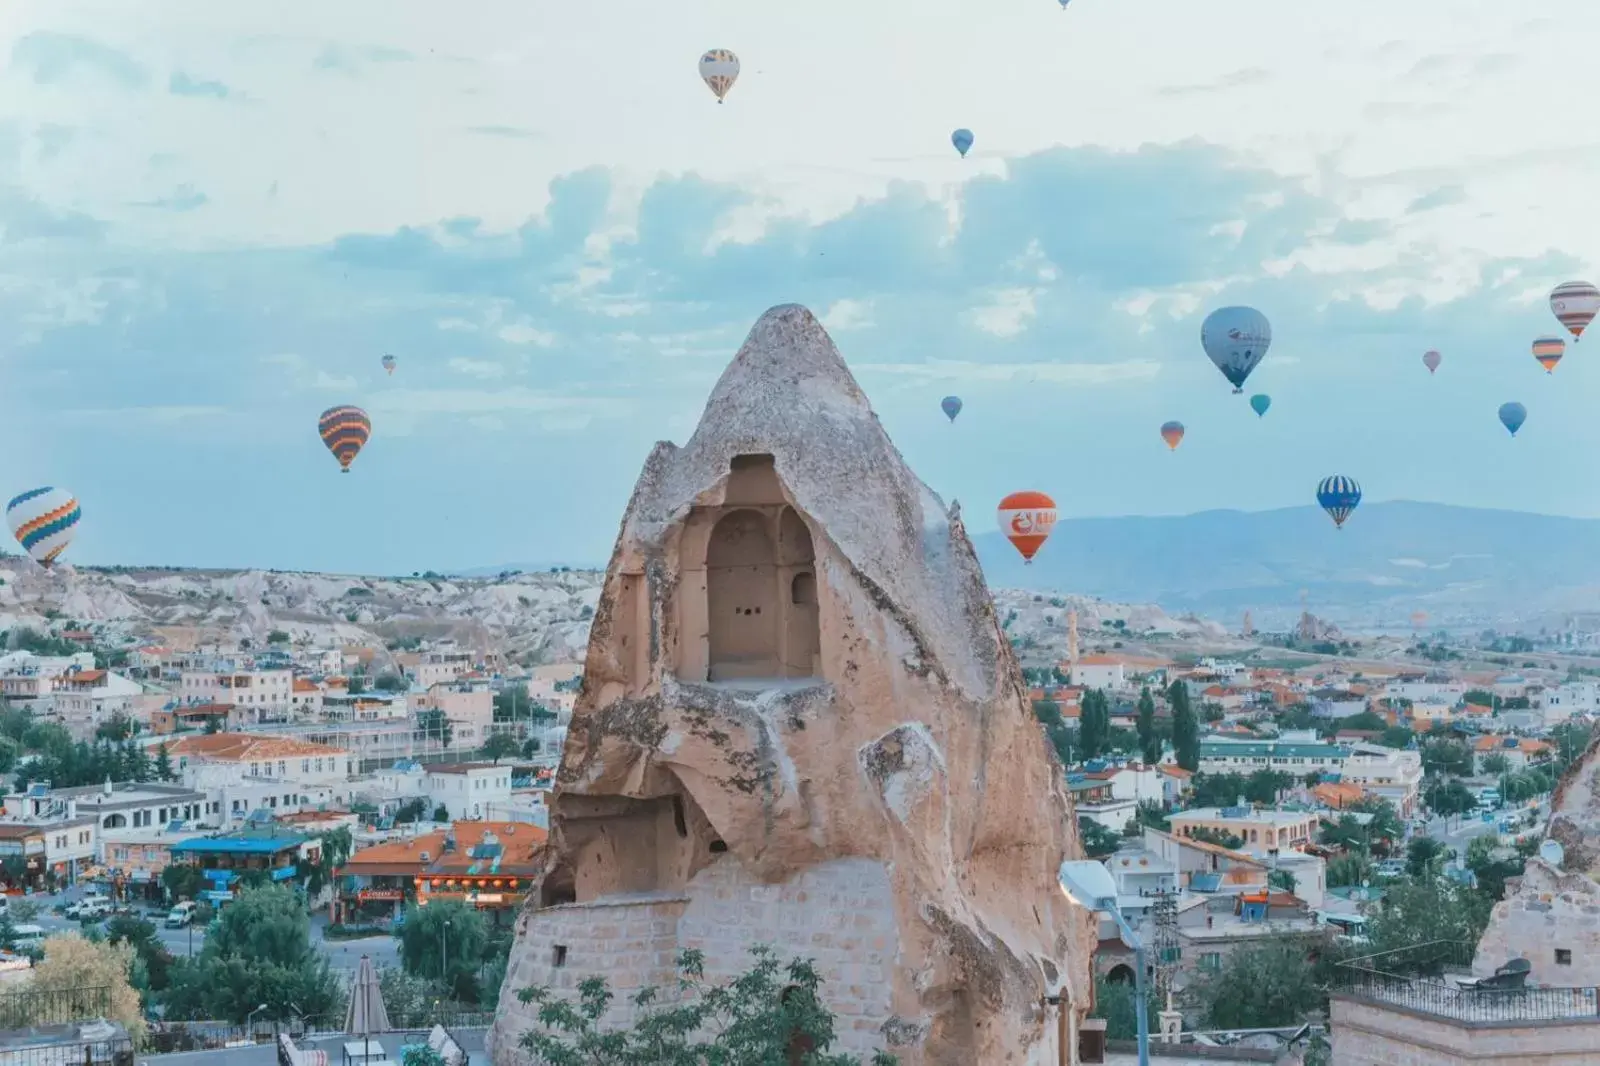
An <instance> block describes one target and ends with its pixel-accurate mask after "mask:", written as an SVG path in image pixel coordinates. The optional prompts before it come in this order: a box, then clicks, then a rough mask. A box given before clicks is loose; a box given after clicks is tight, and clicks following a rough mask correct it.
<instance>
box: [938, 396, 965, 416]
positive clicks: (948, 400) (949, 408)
mask: <svg viewBox="0 0 1600 1066" xmlns="http://www.w3.org/2000/svg"><path fill="white" fill-rule="evenodd" d="M939 409H940V410H942V411H943V412H944V416H945V417H946V418H948V419H949V420H950V421H952V422H954V421H955V420H956V415H958V414H960V413H961V397H959V396H946V397H945V398H944V399H942V400H940V401H939Z"/></svg>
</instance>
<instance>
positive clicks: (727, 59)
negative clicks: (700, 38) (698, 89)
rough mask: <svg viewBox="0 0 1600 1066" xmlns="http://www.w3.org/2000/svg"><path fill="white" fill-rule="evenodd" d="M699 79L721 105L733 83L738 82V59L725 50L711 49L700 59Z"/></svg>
mask: <svg viewBox="0 0 1600 1066" xmlns="http://www.w3.org/2000/svg"><path fill="white" fill-rule="evenodd" d="M700 77H701V79H702V80H703V81H704V82H705V83H706V85H707V86H709V87H710V89H711V92H712V93H713V94H714V95H715V96H716V98H717V103H719V104H720V103H722V99H723V97H725V96H727V95H728V90H729V89H731V88H733V83H734V82H736V81H738V80H739V57H738V56H736V55H734V54H733V53H732V52H730V51H728V50H727V49H726V48H713V49H711V50H710V51H709V52H707V53H706V54H705V55H703V56H701V57H700Z"/></svg>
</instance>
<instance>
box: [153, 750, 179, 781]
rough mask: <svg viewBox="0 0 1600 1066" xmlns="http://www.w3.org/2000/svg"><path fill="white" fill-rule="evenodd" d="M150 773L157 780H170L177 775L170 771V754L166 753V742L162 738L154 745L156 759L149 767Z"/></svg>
mask: <svg viewBox="0 0 1600 1066" xmlns="http://www.w3.org/2000/svg"><path fill="white" fill-rule="evenodd" d="M150 773H151V776H153V777H154V778H155V779H156V780H157V781H171V780H172V779H173V778H174V777H176V776H177V775H176V774H174V773H173V772H172V756H171V754H169V753H168V751H167V742H166V741H164V740H163V741H162V742H161V743H160V744H159V745H157V746H156V759H155V763H154V764H153V765H152V766H151V768H150Z"/></svg>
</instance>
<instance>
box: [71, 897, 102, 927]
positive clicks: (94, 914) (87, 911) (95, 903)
mask: <svg viewBox="0 0 1600 1066" xmlns="http://www.w3.org/2000/svg"><path fill="white" fill-rule="evenodd" d="M110 913H111V901H110V900H108V899H106V898H105V897H104V896H90V897H88V898H87V899H85V900H82V901H81V902H79V903H78V905H77V906H75V907H68V908H67V917H68V918H76V919H77V920H78V921H80V922H86V921H98V920H99V919H101V918H104V917H105V916H106V915H108V914H110Z"/></svg>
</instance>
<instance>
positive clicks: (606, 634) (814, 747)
mask: <svg viewBox="0 0 1600 1066" xmlns="http://www.w3.org/2000/svg"><path fill="white" fill-rule="evenodd" d="M551 829H552V837H551V839H552V850H551V860H550V868H549V870H548V872H547V874H546V876H545V878H544V882H543V886H542V888H541V891H540V893H539V898H538V901H537V902H538V906H536V907H530V909H529V910H528V911H527V912H525V913H524V914H523V915H522V916H521V917H520V919H519V926H518V939H517V944H516V947H515V948H514V949H513V951H512V959H511V966H510V969H509V972H508V977H507V981H506V985H505V990H504V991H503V992H502V997H501V1001H500V1011H499V1014H498V1017H497V1020H496V1025H495V1029H494V1031H493V1033H492V1034H491V1040H490V1043H491V1048H492V1051H493V1054H494V1058H495V1061H496V1062H497V1063H502V1064H504V1063H511V1062H515V1061H518V1059H519V1055H518V1053H517V1048H516V1040H517V1037H518V1036H519V1035H520V1033H522V1032H523V1031H525V1030H526V1029H527V1028H528V1027H529V1025H530V1023H531V1020H532V1017H531V1013H530V1012H529V1010H528V1008H526V1007H524V1006H522V1005H521V1004H520V1003H519V1002H518V1000H517V998H516V995H515V993H516V991H517V989H519V988H522V987H525V986H527V985H530V984H548V985H554V986H555V987H557V988H566V989H572V988H575V987H576V985H577V982H578V981H579V980H581V979H582V978H583V977H586V976H589V975H591V974H596V973H600V974H605V975H606V976H608V977H609V978H610V979H611V982H612V986H613V988H615V989H618V990H624V991H625V990H627V989H631V988H636V987H639V986H641V985H648V984H653V985H658V986H664V985H668V984H669V983H670V980H671V978H672V968H671V967H672V961H673V958H674V956H675V954H676V953H677V952H678V951H679V950H681V949H683V948H699V949H702V950H704V951H705V952H706V955H707V960H708V965H707V969H708V973H710V974H713V975H720V976H728V975H732V974H734V973H737V972H739V971H741V970H742V969H743V968H744V967H745V965H746V963H747V961H748V956H747V951H748V949H749V947H751V946H752V945H755V944H769V945H772V946H773V947H775V948H776V949H777V950H778V951H779V953H780V954H781V955H783V956H789V955H802V956H807V957H812V958H815V959H816V960H817V962H818V965H819V968H820V969H821V971H822V973H823V976H824V979H825V982H826V983H825V985H824V995H825V997H826V998H827V1000H828V1001H829V1004H830V1006H831V1007H832V1008H833V1009H834V1011H835V1013H836V1016H837V1018H838V1031H839V1040H838V1044H837V1045H836V1048H835V1050H840V1051H853V1052H858V1053H861V1052H869V1051H872V1050H877V1049H887V1050H889V1051H891V1052H893V1053H894V1054H896V1055H898V1056H899V1057H900V1061H901V1062H902V1063H903V1064H904V1066H935V1064H938V1066H943V1064H950V1066H956V1064H960V1066H971V1064H972V1063H979V1062H981V1063H984V1064H991V1063H992V1064H1002V1063H1018V1064H1022V1063H1038V1064H1041V1066H1042V1064H1044V1063H1054V1062H1056V1061H1057V1057H1056V1056H1057V1051H1056V1026H1057V1022H1056V1018H1055V1008H1053V1007H1050V1008H1045V1007H1043V1006H1042V1004H1041V1000H1042V999H1043V997H1044V996H1045V994H1046V993H1047V992H1054V991H1055V990H1056V988H1057V987H1058V986H1060V985H1061V984H1062V983H1064V984H1065V986H1066V987H1065V996H1066V998H1067V1000H1068V1002H1069V1006H1068V1008H1067V1009H1068V1012H1069V1014H1071V1015H1074V1016H1075V1017H1076V1016H1078V1015H1081V1013H1082V1012H1083V1011H1085V1010H1086V1009H1087V1007H1088V1002H1089V957H1090V952H1091V950H1092V948H1093V939H1092V936H1093V932H1092V927H1093V922H1092V919H1091V918H1090V916H1089V915H1088V914H1087V913H1086V912H1084V911H1083V910H1081V909H1079V908H1076V907H1074V906H1072V905H1071V904H1070V903H1068V902H1067V901H1066V900H1065V899H1064V897H1062V896H1061V894H1060V892H1059V890H1058V889H1057V887H1056V880H1055V875H1056V869H1057V867H1058V865H1059V864H1060V863H1061V862H1062V861H1063V860H1064V859H1067V858H1076V857H1079V856H1080V854H1081V852H1080V848H1079V843H1078V840H1077V836H1076V830H1075V819H1074V818H1073V816H1072V811H1071V807H1070V803H1069V800H1068V797H1067V795H1066V793H1065V791H1064V789H1063V787H1062V784H1061V782H1060V780H1059V778H1058V775H1057V772H1056V770H1055V769H1054V767H1053V765H1052V762H1051V760H1050V757H1049V756H1048V755H1047V753H1046V748H1045V743H1044V738H1043V736H1042V732H1041V730H1040V728H1039V726H1038V725H1037V723H1036V722H1035V720H1034V717H1033V714H1032V712H1031V709H1030V707H1029V705H1028V702H1027V699H1026V690H1025V688H1024V687H1023V685H1022V681H1021V676H1020V673H1019V671H1018V669H1017V665H1016V662H1015V660H1014V659H1013V657H1012V654H1011V649H1010V646H1009V645H1008V643H1007V642H1006V640H1005V639H1004V637H1003V635H1002V633H1001V631H1000V628H999V625H998V622H997V619H996V617H995V612H994V609H993V605H992V603H991V601H990V598H989V594H988V590H987V589H986V587H985V585H984V582H983V577H982V574H981V572H980V571H979V568H978V564H977V561H976V558H975V557H974V555H973V551H972V546H971V543H970V542H969V541H968V539H967V535H966V532H965V530H964V529H963V527H962V525H961V521H960V517H959V514H958V513H956V512H955V510H954V509H949V510H947V509H946V508H945V506H944V505H943V503H942V502H941V501H940V499H939V498H938V497H937V496H936V495H935V494H934V493H933V492H932V491H930V490H929V489H928V488H927V487H926V486H925V485H923V484H922V483H921V482H920V481H919V480H918V479H917V478H916V477H915V475H913V474H912V473H911V471H910V470H909V469H908V468H907V467H906V465H905V463H904V461H903V460H902V459H901V457H900V455H899V453H898V452H897V451H896V450H895V448H894V446H893V445H892V444H891V443H890V441H889V439H888V437H887V435H886V434H885V433H884V431H883V428H882V426H880V425H879V423H878V420H877V417H876V416H875V415H874V414H873V412H872V409H871V407H870V406H869V405H868V403H867V400H866V398H865V396H863V395H862V393H861V390H860V389H859V388H858V387H857V385H856V382H855V380H854V378H852V377H851V375H850V372H849V371H848V370H847V369H846V367H845V365H844V362H843V360H842V359H841V358H840V356H839V353H838V351H837V350H836V349H835V348H834V346H833V343H832V341H830V340H829V338H828V336H827V334H826V333H825V332H824V331H823V329H822V327H821V326H820V325H819V324H818V322H817V320H816V319H815V317H813V316H812V314H811V313H810V312H809V311H807V310H806V309H804V308H802V307H797V306H784V307H777V308H774V309H773V310H771V311H769V312H767V314H766V315H764V316H763V317H762V318H761V320H760V321H759V322H757V323H756V326H755V328H754V329H753V330H752V331H751V333H750V336H749V338H748V340H746V342H745V344H744V347H743V348H742V349H741V350H740V352H739V354H738V356H737V357H736V358H735V359H734V361H733V363H732V364H731V365H730V366H729V367H728V369H727V370H726V372H724V374H723V376H722V379H721V381H720V382H719V383H718V385H717V387H716V389H715V390H714V392H713V393H712V396H711V399H710V400H709V402H708V403H707V405H706V410H705V414H704V415H703V416H702V418H701V422H700V425H699V427H698V428H697V429H696V431H695V433H694V436H693V437H692V438H691V439H690V440H689V442H688V444H687V445H685V446H684V447H682V448H678V447H675V446H674V445H671V444H665V443H663V444H659V445H657V446H656V448H655V450H654V452H653V453H652V454H651V455H650V457H649V459H648V461H647V462H646V464H645V468H644V472H643V474H642V475H641V477H640V479H639V483H638V486H637V487H636V488H635V490H634V494H633V498H632V499H631V501H630V502H629V505H628V510H627V514H626V515H625V517H624V519H623V523H622V531H621V535H620V536H619V538H618V541H617V546H616V549H615V552H614V554H613V556H612V560H611V565H610V568H609V570H608V572H607V576H606V583H605V588H604V591H603V594H602V596H601V600H600V605H599V607H598V609H597V611H596V615H595V621H594V628H593V633H592V636H591V642H590V646H589V654H588V659H587V662H586V665H585V681H584V690H583V693H582V695H581V697H580V699H579V701H578V705H577V708H576V710H575V712H574V715H573V721H572V726H571V729H570V731H569V733H568V738H567V745H566V750H565V752H564V754H563V758H562V764H561V769H560V772H559V774H558V778H557V786H556V793H555V796H554V798H553V801H552V820H551ZM621 998H625V997H621V996H619V999H621ZM616 1016H617V1017H625V1016H626V1011H619V1012H618V1014H617V1015H616ZM1074 1028H1075V1026H1074Z"/></svg>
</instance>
